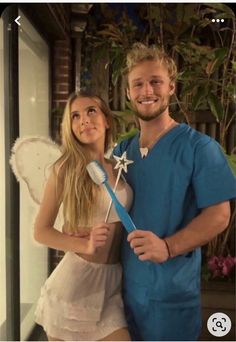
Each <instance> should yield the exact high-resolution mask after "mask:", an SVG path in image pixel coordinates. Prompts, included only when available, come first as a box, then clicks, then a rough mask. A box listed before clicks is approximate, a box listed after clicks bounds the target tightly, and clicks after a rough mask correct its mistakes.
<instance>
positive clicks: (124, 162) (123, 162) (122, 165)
mask: <svg viewBox="0 0 236 342" xmlns="http://www.w3.org/2000/svg"><path fill="white" fill-rule="evenodd" d="M113 157H114V158H115V160H116V161H117V163H116V166H115V167H114V169H120V170H121V171H122V170H124V171H125V172H126V173H127V166H128V165H129V164H132V163H133V162H134V161H133V160H128V159H127V155H126V151H125V152H124V153H123V154H122V156H121V157H118V156H115V155H114V156H113Z"/></svg>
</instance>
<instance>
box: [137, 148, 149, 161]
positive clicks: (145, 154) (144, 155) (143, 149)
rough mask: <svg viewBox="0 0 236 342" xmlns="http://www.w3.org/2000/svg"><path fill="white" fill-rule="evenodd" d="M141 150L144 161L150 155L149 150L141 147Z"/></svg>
mask: <svg viewBox="0 0 236 342" xmlns="http://www.w3.org/2000/svg"><path fill="white" fill-rule="evenodd" d="M139 150H140V153H141V157H142V159H143V158H145V157H146V156H147V154H148V148H147V147H140V148H139Z"/></svg>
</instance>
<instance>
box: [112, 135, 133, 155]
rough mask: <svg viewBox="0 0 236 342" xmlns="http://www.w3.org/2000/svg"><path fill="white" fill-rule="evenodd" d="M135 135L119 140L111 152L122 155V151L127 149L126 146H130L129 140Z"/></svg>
mask: <svg viewBox="0 0 236 342" xmlns="http://www.w3.org/2000/svg"><path fill="white" fill-rule="evenodd" d="M135 137H136V134H135V135H134V136H132V137H130V138H127V139H124V140H122V141H121V142H119V143H118V144H116V146H115V147H114V149H113V154H115V155H122V153H123V152H124V151H126V150H127V148H128V147H129V146H130V144H131V142H132V141H133V140H134V138H135Z"/></svg>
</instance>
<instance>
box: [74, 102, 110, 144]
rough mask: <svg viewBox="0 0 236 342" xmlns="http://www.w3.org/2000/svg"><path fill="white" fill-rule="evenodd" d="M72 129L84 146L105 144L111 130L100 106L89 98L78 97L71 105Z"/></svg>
mask: <svg viewBox="0 0 236 342" xmlns="http://www.w3.org/2000/svg"><path fill="white" fill-rule="evenodd" d="M70 115H71V128H72V131H73V133H74V135H75V136H76V138H77V139H78V140H79V141H80V142H81V143H83V144H86V145H89V144H93V145H94V144H99V145H100V144H103V146H104V143H105V136H106V130H107V128H109V125H108V122H107V120H106V117H105V115H104V113H103V112H102V111H101V109H100V107H99V104H98V102H97V101H95V100H94V99H92V98H89V97H78V98H76V99H75V100H74V101H73V102H72V104H71V112H70Z"/></svg>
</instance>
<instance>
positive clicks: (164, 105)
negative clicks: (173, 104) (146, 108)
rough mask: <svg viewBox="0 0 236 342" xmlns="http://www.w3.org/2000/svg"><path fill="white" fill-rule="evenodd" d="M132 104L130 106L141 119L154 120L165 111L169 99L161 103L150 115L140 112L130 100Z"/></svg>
mask: <svg viewBox="0 0 236 342" xmlns="http://www.w3.org/2000/svg"><path fill="white" fill-rule="evenodd" d="M131 104H132V108H133V110H134V114H135V115H136V116H137V117H138V118H139V119H141V120H143V121H151V120H154V119H156V118H158V116H160V115H161V114H162V113H164V112H165V110H166V109H167V108H168V106H169V100H168V101H166V102H165V103H163V104H162V105H161V106H160V107H159V108H158V109H157V110H155V111H154V112H153V113H152V114H151V115H146V114H142V113H140V112H139V111H138V110H137V107H136V106H135V105H134V104H133V103H132V102H131Z"/></svg>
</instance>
